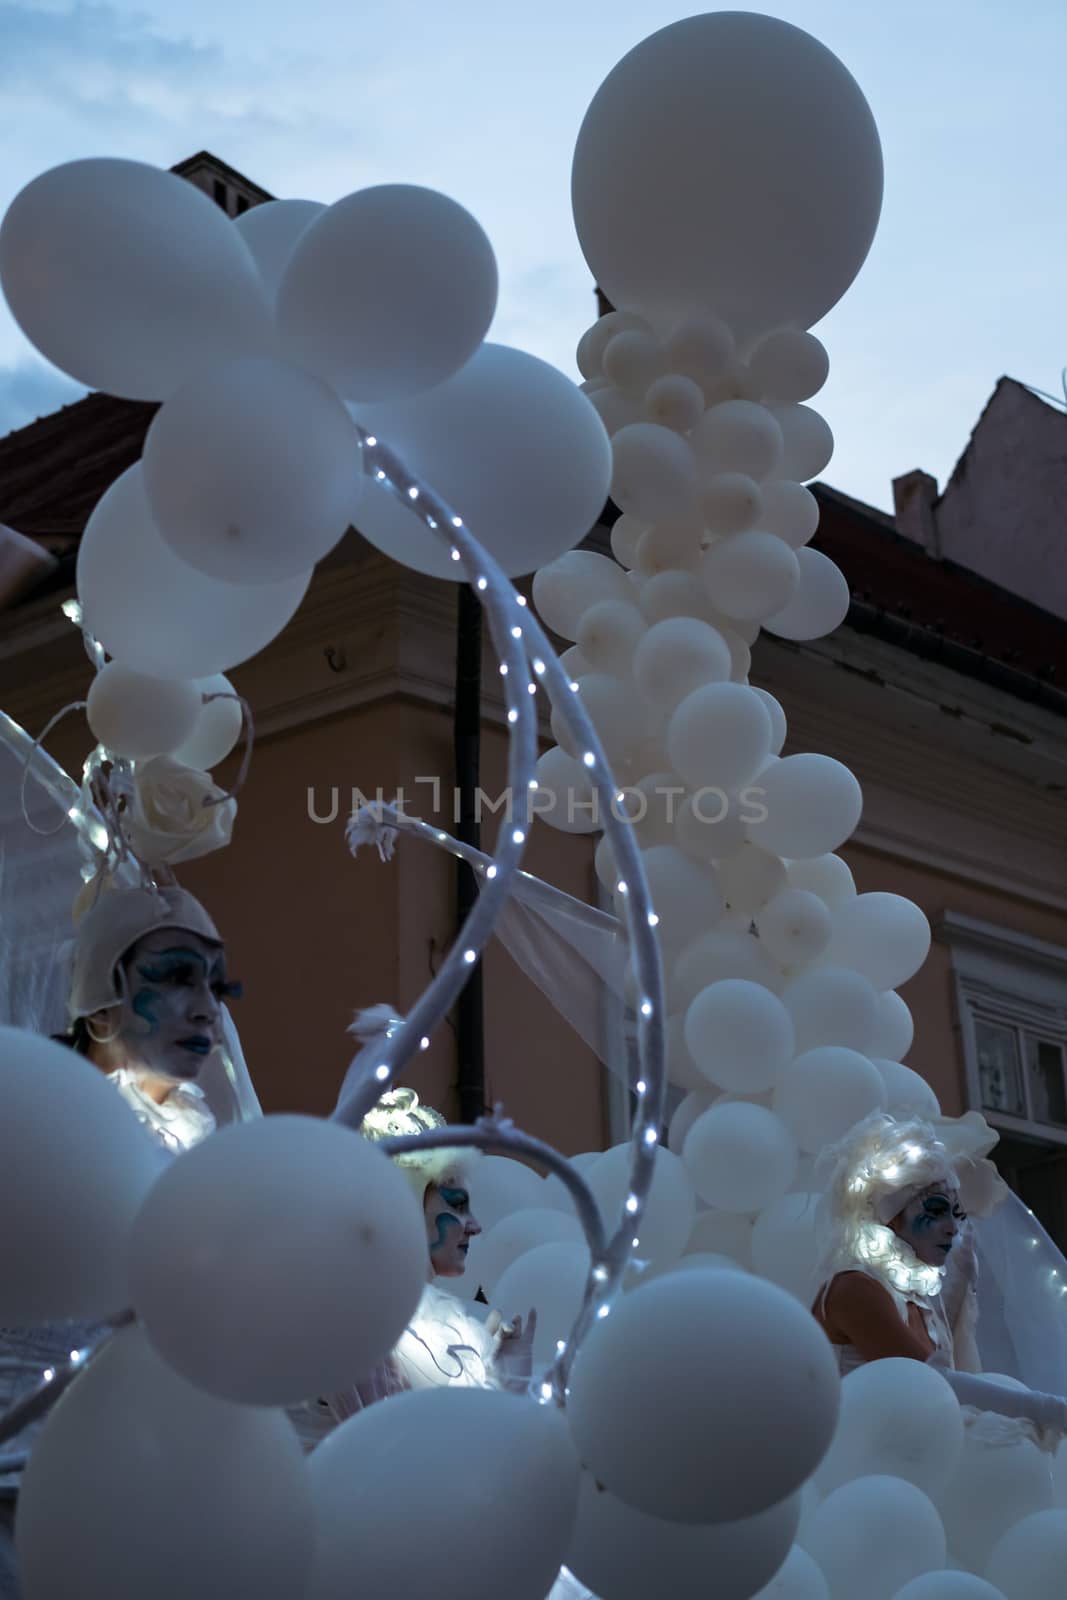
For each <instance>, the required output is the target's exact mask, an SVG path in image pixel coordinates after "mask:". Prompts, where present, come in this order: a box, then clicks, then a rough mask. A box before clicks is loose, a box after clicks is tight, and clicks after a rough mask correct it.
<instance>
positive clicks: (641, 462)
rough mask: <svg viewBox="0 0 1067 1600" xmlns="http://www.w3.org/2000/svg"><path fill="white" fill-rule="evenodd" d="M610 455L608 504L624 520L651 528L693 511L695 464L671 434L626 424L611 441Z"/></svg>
mask: <svg viewBox="0 0 1067 1600" xmlns="http://www.w3.org/2000/svg"><path fill="white" fill-rule="evenodd" d="M612 454H613V457H614V470H613V472H612V476H611V498H612V499H613V500H614V502H615V504H616V505H617V506H618V507H619V508H620V510H622V511H624V512H625V513H626V514H627V516H631V517H637V518H639V519H640V520H642V521H646V522H657V521H659V520H660V519H661V518H668V517H679V516H684V515H685V514H686V513H687V512H689V511H692V510H694V509H695V507H696V499H697V464H696V458H695V457H694V455H693V451H692V448H691V447H690V445H689V443H688V441H687V440H685V439H683V438H681V437H680V436H679V435H678V434H677V433H675V432H674V430H673V429H672V428H661V427H659V426H658V424H656V423H654V422H634V423H631V424H630V425H629V426H628V427H625V428H621V429H620V430H619V431H618V433H616V434H614V435H613V436H612Z"/></svg>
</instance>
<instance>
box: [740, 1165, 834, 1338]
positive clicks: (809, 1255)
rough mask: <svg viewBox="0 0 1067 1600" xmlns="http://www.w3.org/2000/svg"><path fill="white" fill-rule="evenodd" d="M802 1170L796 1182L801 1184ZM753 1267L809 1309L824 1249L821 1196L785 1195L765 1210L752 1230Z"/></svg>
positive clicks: (761, 1275)
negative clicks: (820, 1211) (820, 1209)
mask: <svg viewBox="0 0 1067 1600" xmlns="http://www.w3.org/2000/svg"><path fill="white" fill-rule="evenodd" d="M799 1177H800V1174H799V1171H798V1173H797V1176H796V1177H795V1178H794V1182H795V1183H796V1182H799ZM751 1248H752V1266H753V1268H754V1270H755V1271H756V1272H758V1273H759V1275H760V1277H761V1278H769V1279H770V1281H771V1282H772V1283H776V1284H777V1285H778V1287H779V1288H780V1289H784V1290H785V1291H786V1293H787V1294H791V1295H795V1297H796V1298H797V1299H798V1300H799V1301H800V1303H801V1304H802V1305H803V1306H804V1307H805V1309H807V1308H808V1307H809V1306H810V1305H811V1298H812V1289H813V1285H814V1279H815V1272H816V1269H817V1267H818V1263H819V1258H820V1254H821V1250H822V1238H821V1229H820V1213H819V1196H818V1195H815V1194H808V1193H806V1192H802V1191H794V1192H793V1193H791V1194H785V1195H782V1197H781V1198H780V1199H779V1200H773V1201H771V1203H770V1204H769V1205H767V1206H765V1207H764V1209H763V1210H762V1211H761V1212H760V1214H759V1216H758V1217H757V1218H756V1221H755V1225H754V1227H753V1229H752V1244H751Z"/></svg>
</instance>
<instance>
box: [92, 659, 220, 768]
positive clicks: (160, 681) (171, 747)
mask: <svg viewBox="0 0 1067 1600" xmlns="http://www.w3.org/2000/svg"><path fill="white" fill-rule="evenodd" d="M200 708H201V695H200V691H199V689H198V688H197V686H196V684H195V683H194V682H193V681H192V679H191V678H149V677H147V676H146V675H145V674H144V673H141V672H131V671H130V669H129V667H124V666H123V665H122V663H121V662H120V661H109V662H108V663H107V665H106V666H105V667H103V668H102V669H101V671H99V672H98V673H97V675H96V677H95V678H94V679H93V682H92V684H91V686H90V689H89V698H88V701H87V702H86V707H85V718H86V721H87V722H88V724H89V727H90V728H91V729H92V733H93V737H94V739H96V740H98V741H99V743H100V744H102V745H105V746H106V747H107V749H108V750H109V751H110V752H111V754H112V755H116V756H128V757H129V758H130V759H131V760H136V759H137V758H138V757H144V756H167V755H170V754H171V753H172V752H173V751H175V750H177V748H178V746H179V745H180V744H182V743H183V742H184V740H186V739H187V738H188V737H189V735H190V734H191V733H192V731H193V728H194V726H195V725H196V719H197V716H198V715H199V712H200Z"/></svg>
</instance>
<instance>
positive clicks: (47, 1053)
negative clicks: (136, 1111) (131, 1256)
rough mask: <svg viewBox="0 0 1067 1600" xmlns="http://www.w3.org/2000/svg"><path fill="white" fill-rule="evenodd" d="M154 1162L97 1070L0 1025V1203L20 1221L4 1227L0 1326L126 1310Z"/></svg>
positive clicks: (0, 1232) (153, 1151)
mask: <svg viewBox="0 0 1067 1600" xmlns="http://www.w3.org/2000/svg"><path fill="white" fill-rule="evenodd" d="M59 1107H62V1115H60V1114H58V1108H59ZM161 1165H162V1162H161V1157H160V1153H159V1151H158V1149H157V1148H155V1146H154V1145H153V1144H152V1142H151V1141H150V1140H149V1138H148V1137H147V1136H146V1134H145V1132H144V1129H143V1128H142V1127H141V1126H140V1124H139V1123H138V1121H137V1118H136V1117H135V1116H134V1115H133V1112H132V1111H131V1110H130V1108H129V1106H127V1104H126V1103H125V1101H124V1100H123V1099H122V1097H121V1096H120V1095H119V1094H117V1093H116V1092H115V1088H114V1086H113V1085H112V1084H110V1083H108V1082H107V1080H106V1079H105V1078H104V1076H103V1074H102V1073H101V1072H100V1070H99V1068H98V1067H95V1066H93V1065H92V1063H91V1062H89V1061H87V1060H86V1058H85V1057H84V1056H81V1055H78V1054H76V1053H75V1052H74V1051H72V1050H68V1049H67V1048H66V1047H65V1046H64V1045H61V1044H54V1043H53V1042H52V1040H51V1039H45V1038H42V1037H41V1036H40V1035H39V1034H35V1033H26V1032H24V1031H23V1030H22V1029H21V1028H7V1027H3V1026H0V1207H2V1208H3V1211H2V1214H3V1215H4V1216H6V1217H8V1218H11V1219H15V1218H17V1219H18V1221H17V1225H16V1224H15V1222H14V1220H12V1222H11V1225H10V1226H8V1227H5V1228H3V1229H0V1325H2V1326H5V1327H19V1326H23V1325H25V1324H27V1323H33V1322H43V1321H46V1320H47V1319H48V1318H53V1319H62V1318H66V1317H77V1318H81V1319H83V1320H84V1321H91V1320H93V1319H94V1318H96V1317H106V1316H111V1315H113V1314H114V1313H115V1312H117V1311H121V1310H122V1308H123V1306H125V1305H128V1304H129V1296H130V1287H129V1277H128V1274H127V1266H126V1246H127V1240H128V1237H129V1232H130V1229H131V1227H132V1226H133V1224H134V1221H135V1220H136V1217H137V1213H138V1211H139V1210H140V1208H141V1204H142V1202H143V1200H144V1197H145V1195H146V1194H147V1193H148V1191H149V1189H150V1188H151V1186H152V1184H153V1183H154V1182H155V1180H156V1178H157V1177H158V1175H159V1172H160V1169H161Z"/></svg>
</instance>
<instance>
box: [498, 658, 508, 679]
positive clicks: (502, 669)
mask: <svg viewBox="0 0 1067 1600" xmlns="http://www.w3.org/2000/svg"><path fill="white" fill-rule="evenodd" d="M507 675H508V664H507V662H506V661H502V662H501V663H500V676H501V677H502V678H506V677H507Z"/></svg>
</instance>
